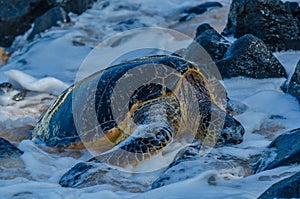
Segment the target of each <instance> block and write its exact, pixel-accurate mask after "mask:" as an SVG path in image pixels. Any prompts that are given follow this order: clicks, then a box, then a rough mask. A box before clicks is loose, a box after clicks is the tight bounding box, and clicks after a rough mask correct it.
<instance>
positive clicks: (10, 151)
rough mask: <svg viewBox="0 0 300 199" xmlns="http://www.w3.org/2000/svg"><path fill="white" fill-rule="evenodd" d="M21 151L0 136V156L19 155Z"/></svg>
mask: <svg viewBox="0 0 300 199" xmlns="http://www.w3.org/2000/svg"><path fill="white" fill-rule="evenodd" d="M22 154H23V152H22V151H21V150H20V149H18V148H17V147H15V146H14V145H12V144H11V143H9V142H8V141H7V140H5V139H3V138H0V158H9V157H11V156H20V155H22Z"/></svg>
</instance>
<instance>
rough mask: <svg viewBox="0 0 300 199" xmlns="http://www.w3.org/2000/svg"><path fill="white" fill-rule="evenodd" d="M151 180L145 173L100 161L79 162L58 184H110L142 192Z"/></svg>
mask: <svg viewBox="0 0 300 199" xmlns="http://www.w3.org/2000/svg"><path fill="white" fill-rule="evenodd" d="M153 180H154V179H153ZM153 180H151V176H149V175H147V174H146V173H134V174H133V173H131V172H124V171H121V170H118V169H117V168H112V167H110V166H108V165H105V164H101V163H95V162H81V163H78V164H76V165H75V166H74V167H73V168H71V169H70V170H69V171H68V172H67V173H65V174H64V175H63V176H62V177H61V179H60V181H59V184H60V185H61V186H63V187H73V188H83V187H90V186H95V185H100V184H110V185H112V186H113V187H114V188H115V189H118V190H125V191H130V192H144V191H146V190H149V188H150V185H151V183H152V182H153Z"/></svg>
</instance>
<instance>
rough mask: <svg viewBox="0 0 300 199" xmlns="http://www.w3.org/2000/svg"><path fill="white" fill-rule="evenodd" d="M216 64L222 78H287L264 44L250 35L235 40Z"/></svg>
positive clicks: (282, 68)
mask: <svg viewBox="0 0 300 199" xmlns="http://www.w3.org/2000/svg"><path fill="white" fill-rule="evenodd" d="M216 64H217V66H218V68H219V71H220V73H221V76H222V77H223V78H230V77H236V76H245V77H252V78H257V79H260V78H272V77H287V74H286V71H285V69H284V67H283V66H282V65H281V64H280V62H279V61H278V60H277V59H276V58H275V56H274V55H273V54H272V52H271V51H270V50H269V49H268V48H267V46H266V45H265V44H264V42H263V41H262V40H261V39H259V38H257V37H255V36H253V35H251V34H247V35H244V36H243V37H241V38H239V39H238V40H236V41H235V42H234V43H233V44H232V45H231V46H230V47H229V49H228V51H227V52H226V54H225V55H224V57H223V59H222V60H220V61H217V62H216Z"/></svg>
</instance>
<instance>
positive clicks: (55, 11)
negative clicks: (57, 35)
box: [27, 7, 70, 40]
mask: <svg viewBox="0 0 300 199" xmlns="http://www.w3.org/2000/svg"><path fill="white" fill-rule="evenodd" d="M69 21H70V18H69V16H68V15H67V13H66V11H64V9H63V8H62V7H54V8H51V9H50V10H48V11H47V12H46V13H45V14H43V15H42V16H40V17H38V18H36V19H35V20H34V26H33V30H32V31H31V33H30V35H29V36H28V38H27V39H28V40H32V39H33V38H34V36H35V35H36V34H39V33H41V32H44V31H45V30H47V29H49V28H51V27H52V26H57V25H58V22H69Z"/></svg>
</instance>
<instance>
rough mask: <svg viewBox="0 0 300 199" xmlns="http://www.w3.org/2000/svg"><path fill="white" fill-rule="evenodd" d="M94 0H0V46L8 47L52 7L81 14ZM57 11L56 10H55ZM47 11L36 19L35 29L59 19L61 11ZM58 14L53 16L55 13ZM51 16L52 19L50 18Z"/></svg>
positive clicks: (39, 29)
mask: <svg viewBox="0 0 300 199" xmlns="http://www.w3.org/2000/svg"><path fill="white" fill-rule="evenodd" d="M94 2H95V0H28V1H23V0H16V1H10V0H3V1H0V46H3V47H9V46H11V44H12V43H13V41H14V39H15V37H16V36H18V35H22V34H24V33H25V32H26V31H27V30H29V29H30V27H31V25H32V23H33V22H34V21H35V19H36V18H37V17H39V16H42V15H43V14H45V13H46V12H47V11H48V10H50V9H51V8H54V7H62V8H63V9H64V10H65V11H66V12H67V13H69V12H73V13H75V14H81V13H83V12H84V11H85V10H87V9H89V8H91V7H92V5H93V3H94ZM56 11H57V10H56ZM56 11H53V10H52V11H49V12H50V13H47V14H45V15H44V16H43V18H42V19H43V20H41V19H37V21H35V23H38V24H37V25H41V27H38V26H35V29H36V30H35V31H37V32H41V31H42V30H45V29H47V28H48V27H49V25H50V24H51V25H53V23H54V21H55V22H56V21H57V19H59V20H60V18H61V17H62V15H63V14H62V13H60V14H59V12H56ZM53 12H56V14H59V15H58V16H55V13H53ZM45 17H46V18H47V20H46V21H45ZM52 17H53V19H51V18H52Z"/></svg>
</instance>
